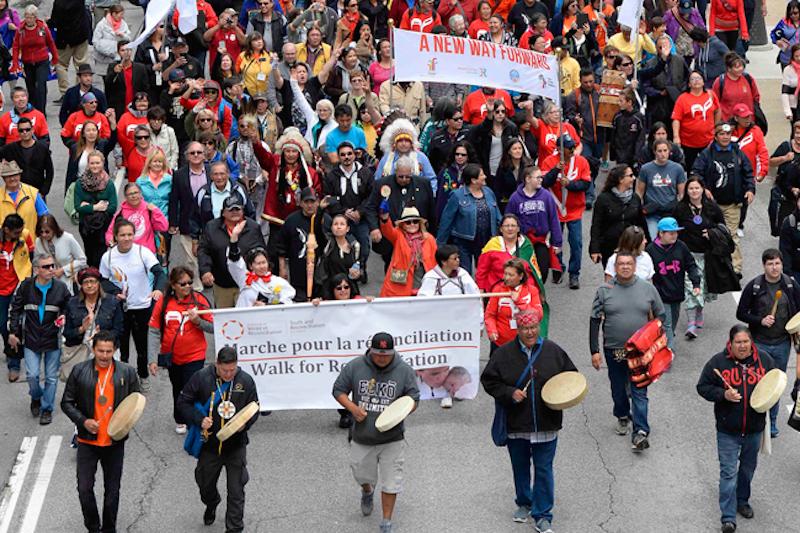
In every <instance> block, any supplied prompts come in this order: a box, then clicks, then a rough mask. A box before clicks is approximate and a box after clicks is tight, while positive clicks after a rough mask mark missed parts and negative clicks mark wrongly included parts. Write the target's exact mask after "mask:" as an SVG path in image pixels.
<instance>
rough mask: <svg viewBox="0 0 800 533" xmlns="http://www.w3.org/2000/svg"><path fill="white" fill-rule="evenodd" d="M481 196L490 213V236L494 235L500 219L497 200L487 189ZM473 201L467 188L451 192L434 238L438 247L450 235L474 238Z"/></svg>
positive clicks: (474, 217)
mask: <svg viewBox="0 0 800 533" xmlns="http://www.w3.org/2000/svg"><path fill="white" fill-rule="evenodd" d="M483 195H484V198H486V203H487V204H488V205H489V209H490V210H491V212H492V213H491V218H490V221H491V228H490V230H491V234H492V235H496V234H497V229H498V226H499V225H500V218H501V214H500V209H499V208H498V207H497V199H496V198H495V196H494V192H492V189H490V188H489V187H484V188H483ZM475 200H476V199H475V197H474V196H472V194H471V193H470V192H469V188H468V187H460V188H458V189H456V190H455V191H453V193H452V194H451V195H450V199H449V200H448V201H447V205H446V206H445V208H444V211H443V212H442V218H441V221H440V222H439V233H438V234H437V236H436V241H437V243H438V244H439V245H440V246H441V245H442V244H445V243H447V241H448V239H449V238H450V236H451V235H452V236H453V237H458V238H460V239H466V240H472V239H474V238H475V233H476V232H477V225H478V208H477V205H476V201H475Z"/></svg>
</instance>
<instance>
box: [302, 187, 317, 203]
mask: <svg viewBox="0 0 800 533" xmlns="http://www.w3.org/2000/svg"><path fill="white" fill-rule="evenodd" d="M316 199H317V191H315V190H314V189H313V188H312V187H304V188H303V190H302V191H300V201H301V202H305V201H306V200H316Z"/></svg>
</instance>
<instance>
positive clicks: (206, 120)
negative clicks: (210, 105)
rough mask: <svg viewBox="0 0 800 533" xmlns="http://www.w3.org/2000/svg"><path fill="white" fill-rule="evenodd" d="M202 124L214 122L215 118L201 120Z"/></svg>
mask: <svg viewBox="0 0 800 533" xmlns="http://www.w3.org/2000/svg"><path fill="white" fill-rule="evenodd" d="M200 122H214V119H213V118H201V119H200Z"/></svg>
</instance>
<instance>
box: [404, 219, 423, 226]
mask: <svg viewBox="0 0 800 533" xmlns="http://www.w3.org/2000/svg"><path fill="white" fill-rule="evenodd" d="M403 224H407V225H409V226H419V220H416V219H414V220H405V221H403Z"/></svg>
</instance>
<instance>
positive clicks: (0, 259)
mask: <svg viewBox="0 0 800 533" xmlns="http://www.w3.org/2000/svg"><path fill="white" fill-rule="evenodd" d="M15 244H17V241H2V243H0V296H10V295H12V294H14V290H16V288H17V285H19V282H20V279H19V277H18V276H17V271H16V270H15V269H14V245H15ZM25 244H26V245H27V246H28V253H29V255H31V256H32V255H33V240H31V238H30V236H28V238H27V240H26V241H25Z"/></svg>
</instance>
